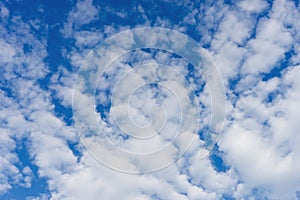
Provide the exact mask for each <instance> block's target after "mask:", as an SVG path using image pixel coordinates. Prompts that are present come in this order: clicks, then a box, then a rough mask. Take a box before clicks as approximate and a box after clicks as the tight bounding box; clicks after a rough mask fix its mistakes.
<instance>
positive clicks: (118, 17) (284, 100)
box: [0, 0, 300, 200]
mask: <svg viewBox="0 0 300 200" xmlns="http://www.w3.org/2000/svg"><path fill="white" fill-rule="evenodd" d="M299 19H300V4H299V2H298V1H288V0H275V1H263V0H255V1H246V0H245V1H238V2H231V1H215V2H214V3H212V2H211V1H201V2H200V1H188V0H187V1H182V2H181V1H167V0H165V1H157V2H155V1H128V2H123V1H112V2H110V1H101V2H100V1H92V0H83V1H82V0H79V1H76V2H68V3H61V2H59V1H52V2H51V3H50V2H49V3H41V2H33V1H29V0H26V1H22V2H19V1H15V2H14V1H13V2H2V3H0V22H1V23H0V65H1V68H0V75H1V76H0V110H1V112H0V131H1V132H0V196H1V197H0V198H1V199H28V200H29V199H31V200H33V199H40V200H41V199H79V200H81V199H163V200H165V199H166V200H167V199H197V200H198V199H299V198H300V174H299V170H300V161H299V157H300V133H299V130H300V126H299V122H298V121H299V120H298V118H299V115H300V108H299V101H300V94H299V90H300V81H299V76H300V68H299V67H300V21H299ZM139 27H163V28H169V29H173V30H176V31H179V32H181V33H184V34H186V35H189V36H190V37H191V38H193V39H194V40H196V41H197V42H198V43H199V44H200V45H202V46H203V47H205V48H206V50H207V51H208V52H209V53H210V55H211V57H212V59H213V61H214V62H215V64H216V66H217V68H218V70H219V72H220V75H221V77H222V79H223V83H224V86H225V93H226V102H225V103H226V116H225V122H224V128H223V131H222V133H221V137H220V138H219V139H218V142H217V144H216V145H215V146H214V148H213V149H212V151H211V152H210V154H209V156H206V157H201V155H202V153H203V151H205V150H204V149H203V141H204V140H203V137H204V136H205V135H203V134H202V133H201V132H200V133H199V138H198V139H197V140H196V141H195V142H194V143H193V144H192V146H190V148H189V149H188V150H187V152H186V153H185V154H184V155H183V156H182V157H180V158H179V159H178V160H177V161H176V162H174V164H172V165H170V166H168V167H167V168H164V169H162V170H158V171H155V172H153V173H148V174H126V173H120V172H117V171H114V170H112V169H110V168H108V167H106V166H104V165H102V164H100V163H99V162H97V160H95V158H94V157H93V156H91V154H90V153H89V152H88V151H87V150H86V148H85V147H84V146H83V145H82V144H81V142H80V139H79V137H78V134H77V131H76V126H75V123H74V121H73V118H72V92H73V85H74V83H75V80H76V75H77V72H78V70H79V68H80V66H81V64H82V61H83V60H84V59H85V57H86V56H87V55H88V53H89V52H90V51H91V50H93V49H94V48H95V47H96V46H97V45H98V44H99V43H101V42H103V41H104V40H105V38H108V37H110V36H112V35H114V34H116V33H119V32H120V31H124V30H129V29H132V28H139ZM154 39H155V38H147V40H149V41H151V40H154ZM123 43H124V44H125V43H126V44H128V43H130V40H124V41H120V44H123ZM149 63H150V64H151V65H153V66H156V65H157V64H158V63H163V64H164V65H168V66H173V69H174V74H172V73H173V72H172V73H171V72H170V71H159V70H152V71H151V69H156V68H155V67H154V68H151V69H149V71H146V70H148V69H144V71H143V70H142V71H141V73H142V74H148V75H149V74H153V76H154V75H155V76H156V75H159V77H160V78H161V80H168V78H171V79H172V81H174V82H176V83H177V84H178V85H179V86H178V87H177V88H178V90H181V89H184V88H181V87H180V86H188V85H189V86H190V88H197V87H198V91H197V92H196V93H197V94H198V95H196V96H197V98H198V106H199V107H200V108H201V109H200V110H201V113H199V116H200V117H199V119H194V120H198V121H197V122H198V123H199V124H200V129H203V130H205V129H206V128H207V126H206V125H207V124H209V122H210V114H211V113H210V112H211V109H212V108H211V105H210V96H209V94H210V92H209V88H207V86H206V85H205V83H203V82H202V81H199V80H198V79H200V78H201V74H197V73H196V72H195V71H193V70H192V69H191V67H190V66H189V64H188V63H187V61H186V60H184V59H181V58H179V56H174V55H172V53H170V52H165V51H150V50H143V49H142V50H137V51H135V52H134V53H133V54H132V55H131V54H129V55H126V56H124V57H121V58H120V59H119V60H118V61H116V62H115V63H113V64H112V67H111V68H110V69H109V70H107V71H106V74H105V75H106V78H105V79H102V80H99V88H98V89H99V91H98V96H97V98H98V99H96V101H98V102H100V104H102V105H105V106H104V107H100V108H97V109H99V113H100V114H101V116H102V119H103V120H102V121H100V123H102V125H103V127H105V128H104V129H103V132H105V133H106V134H112V135H113V134H115V135H114V138H111V139H112V140H113V141H114V142H115V143H118V142H120V144H121V145H124V146H126V145H129V146H130V145H131V143H130V140H128V138H126V137H125V139H124V135H121V134H119V133H116V132H114V130H116V129H114V128H115V127H109V126H108V125H109V124H110V123H111V122H112V121H113V118H111V117H110V116H109V113H110V111H109V108H110V106H111V105H110V100H109V98H110V97H111V96H112V94H111V93H110V89H111V88H113V86H114V85H115V84H116V83H117V82H118V80H119V79H120V78H121V77H122V73H125V72H127V70H129V69H131V68H134V66H132V65H135V66H142V65H145V64H149ZM142 69H143V68H142ZM166 74H170V76H165V77H164V75H166ZM178 74H179V75H184V76H178ZM197 78H198V79H197ZM131 81H133V79H132V80H131ZM128 84H129V83H128ZM123 86H124V88H123V89H122V90H121V91H122V92H124V93H125V92H126V89H128V88H127V87H125V86H126V85H123ZM81 87H82V88H84V87H85V85H81ZM158 89H159V87H157V88H156V90H151V88H150V89H149V88H147V87H146V88H144V90H143V91H140V92H141V93H139V90H137V92H136V93H135V96H133V97H132V99H131V100H132V101H133V102H134V106H133V107H132V108H131V109H132V110H130V112H131V114H132V116H133V118H136V119H138V120H137V121H136V123H139V124H142V125H145V124H147V123H148V122H149V119H148V118H147V114H145V113H147V112H148V113H149V112H150V111H149V110H151V109H150V108H148V107H147V106H149V105H156V104H161V105H164V106H165V107H166V108H168V106H169V107H171V108H173V106H174V107H175V104H176V99H172V98H171V97H170V96H171V95H170V94H171V93H167V92H165V93H163V95H161V96H159V95H157V93H155V91H158ZM182 91H183V90H182ZM184 92H187V94H189V93H190V92H191V90H190V89H189V90H186V91H183V92H182V94H183V93H184ZM121 95H122V94H121V93H120V96H121ZM81 100H82V101H87V100H88V97H85V96H83V97H82V99H81ZM195 102H196V101H195ZM195 102H193V103H194V104H196V103H195ZM88 103H89V102H88ZM150 107H151V106H150ZM119 111H120V110H119ZM152 111H157V112H153V113H151V116H152V117H155V119H159V120H161V118H160V116H163V114H164V111H162V110H159V109H158V110H155V109H154V110H152ZM171 111H172V109H171ZM173 111H174V110H173ZM175 111H176V112H177V110H175ZM86 112H87V115H86V116H89V117H94V113H89V110H87V111H86ZM160 112H161V113H160ZM157 113H160V115H158V114H157ZM119 114H120V113H119ZM121 114H122V113H121ZM121 114H120V115H119V116H122V115H121ZM172 116H176V115H175V114H172ZM178 119H179V118H176V117H175V118H174V119H172V120H173V121H172V123H174V122H176V120H178ZM153 120H154V119H153ZM154 121H155V120H154ZM104 125H105V126H104ZM174 127H175V129H176V126H171V125H170V126H169V127H168V128H169V129H168V130H167V131H166V133H170V134H171V133H172V131H173V130H174ZM187 137H189V136H188V135H187V136H185V135H183V136H182V138H180V139H181V140H182V141H185V140H188V139H187ZM165 139H166V140H168V139H169V138H168V135H167V136H166V138H165ZM124 141H126V142H127V143H126V142H125V143H124ZM160 142H162V141H159V140H157V141H156V143H155V145H158V146H159V145H160ZM153 145H154V144H153ZM174 146H175V147H176V148H180V147H179V145H178V146H176V145H174ZM152 148H156V146H151V145H149V144H148V146H146V145H144V146H142V147H140V146H133V149H130V150H134V151H137V150H141V149H142V150H152ZM144 164H145V163H144ZM149 164H150V163H149ZM146 165H148V164H147V163H146Z"/></svg>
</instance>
